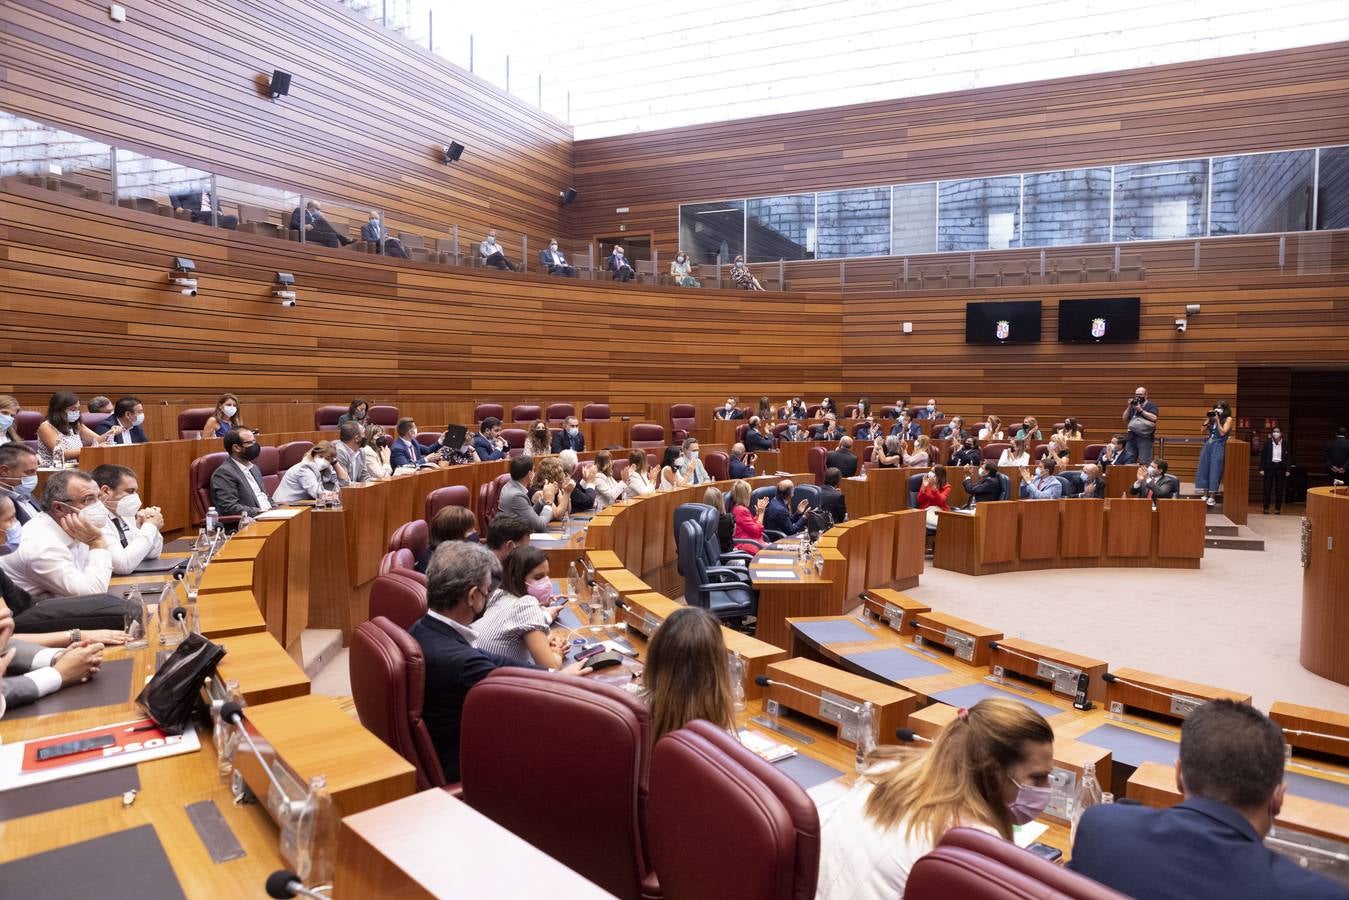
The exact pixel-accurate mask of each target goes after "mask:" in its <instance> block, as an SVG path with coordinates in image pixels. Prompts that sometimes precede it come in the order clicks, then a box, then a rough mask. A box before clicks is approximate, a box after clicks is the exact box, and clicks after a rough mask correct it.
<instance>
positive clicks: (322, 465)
mask: <svg viewBox="0 0 1349 900" xmlns="http://www.w3.org/2000/svg"><path fill="white" fill-rule="evenodd" d="M314 468H316V469H318V470H319V471H320V472H326V471H328V470H329V469H331V468H332V465H331V464H330V463H329V462H328V460H326V459H316V460H314Z"/></svg>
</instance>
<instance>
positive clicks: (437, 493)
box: [419, 435, 471, 525]
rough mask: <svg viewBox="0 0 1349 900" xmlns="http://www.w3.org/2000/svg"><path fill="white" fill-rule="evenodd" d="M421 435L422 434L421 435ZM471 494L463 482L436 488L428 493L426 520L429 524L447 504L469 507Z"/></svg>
mask: <svg viewBox="0 0 1349 900" xmlns="http://www.w3.org/2000/svg"><path fill="white" fill-rule="evenodd" d="M419 436H420V435H419ZM470 500H471V496H470V494H469V491H468V488H466V487H464V486H463V485H462V484H452V485H450V486H448V487H443V488H436V489H435V490H434V491H432V492H431V493H429V494H427V495H426V522H427V524H428V525H429V524H430V522H431V520H432V519H434V518H435V517H436V513H438V512H440V511H441V510H442V509H444V508H445V507H447V506H462V507H464V509H468V508H469V506H470V503H469V501H470Z"/></svg>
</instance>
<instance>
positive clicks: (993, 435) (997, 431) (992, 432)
mask: <svg viewBox="0 0 1349 900" xmlns="http://www.w3.org/2000/svg"><path fill="white" fill-rule="evenodd" d="M1004 436H1005V435H1004V433H1003V430H1002V419H999V418H998V417H997V416H994V415H990V416H989V417H988V420H987V421H986V422H984V424H983V426H982V427H981V428H980V429H979V434H978V438H979V440H981V441H1000V440H1002V439H1003V438H1004Z"/></svg>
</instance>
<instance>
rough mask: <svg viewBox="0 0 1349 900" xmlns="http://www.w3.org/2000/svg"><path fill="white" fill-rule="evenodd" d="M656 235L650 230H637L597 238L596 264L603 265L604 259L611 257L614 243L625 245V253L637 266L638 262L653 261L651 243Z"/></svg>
mask: <svg viewBox="0 0 1349 900" xmlns="http://www.w3.org/2000/svg"><path fill="white" fill-rule="evenodd" d="M654 237H655V235H654V234H653V233H652V232H650V231H646V232H636V233H626V232H625V233H623V234H606V235H603V236H599V237H596V238H595V253H596V254H597V255H596V258H595V265H597V266H600V267H603V266H604V261H605V260H606V259H608V258H609V254H610V253H612V252H613V250H614V245H616V244H617V245H621V246H622V247H623V255H624V256H625V257H627V258H628V261H629V262H631V263H632V264H633V268H636V267H637V262H638V261H639V260H640V261H641V262H650V261H651V245H652V242H653V241H652V239H653V238H654Z"/></svg>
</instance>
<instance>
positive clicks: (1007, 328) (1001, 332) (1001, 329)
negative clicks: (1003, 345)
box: [993, 319, 1012, 341]
mask: <svg viewBox="0 0 1349 900" xmlns="http://www.w3.org/2000/svg"><path fill="white" fill-rule="evenodd" d="M993 333H994V335H996V336H997V338H998V340H1000V341H1005V340H1007V336H1008V335H1009V334H1011V333H1012V323H1011V322H1009V321H1007V320H1006V319H1003V320H1002V321H1001V322H999V323H998V327H997V329H996V330H995V331H994V332H993Z"/></svg>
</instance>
